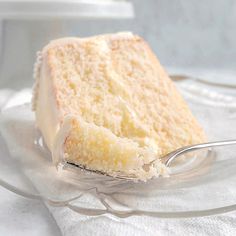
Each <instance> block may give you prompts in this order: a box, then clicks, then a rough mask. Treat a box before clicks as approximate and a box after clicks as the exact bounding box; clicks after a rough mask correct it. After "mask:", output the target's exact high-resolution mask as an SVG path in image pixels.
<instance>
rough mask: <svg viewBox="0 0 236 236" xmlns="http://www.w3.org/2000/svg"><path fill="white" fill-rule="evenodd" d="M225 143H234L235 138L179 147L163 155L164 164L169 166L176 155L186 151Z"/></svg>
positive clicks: (225, 144)
mask: <svg viewBox="0 0 236 236" xmlns="http://www.w3.org/2000/svg"><path fill="white" fill-rule="evenodd" d="M227 145H236V140H235V139H233V140H224V141H216V142H209V143H200V144H195V145H190V146H185V147H182V148H179V149H177V150H175V151H173V152H171V153H169V154H168V155H167V156H166V157H165V164H166V166H169V165H170V163H171V162H172V161H173V160H174V159H176V157H178V156H179V155H182V154H184V153H188V152H191V151H195V150H199V149H205V148H210V147H216V146H227Z"/></svg>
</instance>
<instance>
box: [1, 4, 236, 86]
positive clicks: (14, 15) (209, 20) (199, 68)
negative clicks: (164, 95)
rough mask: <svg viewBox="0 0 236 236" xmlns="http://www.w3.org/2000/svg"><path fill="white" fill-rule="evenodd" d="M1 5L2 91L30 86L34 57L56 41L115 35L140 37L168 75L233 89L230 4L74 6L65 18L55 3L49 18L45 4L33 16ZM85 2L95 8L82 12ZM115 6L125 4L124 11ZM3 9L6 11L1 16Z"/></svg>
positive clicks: (235, 12)
mask: <svg viewBox="0 0 236 236" xmlns="http://www.w3.org/2000/svg"><path fill="white" fill-rule="evenodd" d="M1 2H3V3H4V1H2V0H0V40H1V41H0V43H1V47H0V53H1V54H0V55H1V57H0V67H1V68H0V86H1V87H12V88H20V87H22V86H31V85H32V84H33V80H32V68H33V63H34V61H35V54H36V52H37V51H38V50H40V49H41V48H42V47H43V46H44V45H45V44H47V43H48V42H49V41H50V40H52V39H54V38H58V37H65V36H80V37H83V36H89V35H94V34H102V33H110V32H117V31H133V32H134V33H136V34H139V35H141V36H142V37H143V38H144V39H145V40H147V41H148V42H149V43H150V45H151V47H152V49H153V50H154V51H155V53H156V54H157V56H158V58H159V59H160V61H161V63H162V64H163V65H164V66H166V67H167V70H168V71H169V72H170V73H182V74H183V73H186V74H189V73H190V74H194V75H196V76H203V77H204V76H205V74H207V76H206V77H209V79H213V80H215V79H216V78H217V79H218V80H220V79H221V80H224V81H229V82H230V83H236V79H235V77H234V74H236V27H235V26H236V1H234V0H224V1H222V0H214V1H212V0H205V1H195V0H145V1H144V0H129V1H119V0H113V1H112V0H110V1H109V0H97V1H95V0H93V1H79V0H77V1H74V2H78V3H80V5H78V9H76V8H74V9H72V10H70V8H73V6H70V7H68V9H69V10H68V9H67V8H66V7H67V6H66V5H65V6H66V7H65V9H66V11H67V12H66V14H64V13H63V9H61V8H63V7H62V6H61V5H58V3H57V1H56V0H54V1H48V2H50V4H51V2H54V3H53V4H54V6H58V7H57V8H55V9H53V11H54V12H53V13H50V11H49V12H47V7H49V6H50V5H49V4H48V5H45V6H44V8H40V7H41V5H38V4H40V3H37V4H36V5H33V6H30V9H32V11H31V15H29V14H28V13H29V12H28V13H27V11H26V9H27V7H25V6H26V5H25V6H24V7H21V6H22V5H17V7H18V8H17V7H15V8H13V7H11V8H9V7H8V8H6V3H5V5H2V6H4V7H5V8H4V7H2V10H1ZM10 2H11V1H10ZM18 2H19V4H20V2H21V1H20V0H18ZM29 2H34V1H33V0H31V1H29ZM43 2H44V3H45V2H47V1H45V0H44V1H43ZM61 2H63V1H61ZM64 2H65V3H66V2H67V1H64ZM69 2H71V1H68V4H69ZM85 2H92V3H93V4H95V5H94V6H93V7H94V8H91V9H90V10H89V11H86V7H85V8H83V6H82V5H83V3H85ZM101 2H102V3H104V2H105V3H108V4H110V3H111V2H112V3H115V4H117V5H116V6H114V7H113V8H106V7H104V5H99V3H101ZM96 4H98V5H97V6H96ZM119 4H123V5H122V7H120V6H119ZM124 4H128V5H124ZM37 6H39V8H38V7H37ZM60 7H61V8H60ZM4 9H5V11H6V10H7V11H8V12H7V13H6V12H5V14H4ZM94 9H96V10H94ZM24 10H25V12H26V13H25V15H24ZM87 10H88V9H87ZM18 11H21V12H20V13H19V12H18ZM29 11H30V10H29ZM40 11H41V12H40ZM70 11H71V12H70ZM45 12H46V14H44V13H45ZM55 12H56V13H57V14H55ZM1 13H2V17H1ZM27 14H28V15H27ZM40 14H41V15H40ZM50 14H51V15H50ZM70 14H71V15H70ZM204 71H208V73H204ZM209 71H210V73H209ZM210 74H213V76H209V75H210ZM225 75H227V76H225ZM222 77H224V78H222Z"/></svg>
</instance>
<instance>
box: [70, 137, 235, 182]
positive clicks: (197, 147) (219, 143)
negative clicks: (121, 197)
mask: <svg viewBox="0 0 236 236" xmlns="http://www.w3.org/2000/svg"><path fill="white" fill-rule="evenodd" d="M234 144H235V145H236V140H224V141H216V142H208V143H200V144H195V145H189V146H185V147H182V148H179V149H176V150H175V151H173V152H170V153H168V154H167V155H166V156H164V157H162V158H161V159H162V162H163V163H164V164H165V165H166V166H167V167H169V166H170V165H171V163H172V162H173V161H174V160H175V159H177V158H178V157H179V156H181V155H183V154H186V153H189V152H193V151H197V150H202V149H207V148H212V147H217V146H227V145H234ZM154 162H155V160H154V161H152V162H151V163H150V164H153V163H154ZM68 164H69V165H73V166H76V167H79V168H80V169H82V170H86V171H89V172H93V173H97V174H102V175H106V176H110V175H109V174H108V173H105V172H102V171H98V170H92V169H89V168H87V167H85V166H82V165H78V164H74V163H70V162H68ZM114 178H117V179H124V180H138V179H137V177H135V176H134V175H126V174H124V173H121V172H119V173H118V172H117V173H116V177H114Z"/></svg>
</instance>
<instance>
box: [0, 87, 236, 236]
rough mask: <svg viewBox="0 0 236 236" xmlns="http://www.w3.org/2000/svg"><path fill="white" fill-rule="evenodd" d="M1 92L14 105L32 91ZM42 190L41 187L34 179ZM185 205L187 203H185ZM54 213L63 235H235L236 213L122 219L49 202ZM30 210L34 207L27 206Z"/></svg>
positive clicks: (25, 98)
mask: <svg viewBox="0 0 236 236" xmlns="http://www.w3.org/2000/svg"><path fill="white" fill-rule="evenodd" d="M13 95H14V93H13V91H9V90H2V91H0V102H1V103H2V105H3V104H6V101H8V103H7V106H8V107H11V106H14V105H17V104H19V103H22V102H24V101H28V100H29V97H30V90H24V91H21V92H20V93H17V94H15V95H14V96H13ZM31 181H33V184H35V187H36V188H37V189H38V190H39V191H40V188H41V186H40V185H37V182H34V180H32V179H31ZM182 205H183V206H184V202H183V203H182ZM46 206H47V207H48V209H49V211H50V212H51V214H52V215H53V217H54V219H55V221H56V222H57V224H58V227H59V228H60V230H61V233H62V235H65V236H78V235H83V236H90V235H94V236H96V235H102V236H108V235H109V236H110V235H114V236H116V235H117V236H121V235H122V236H123V235H135V236H139V235H140V236H141V235H215V236H217V235H227V236H230V235H232V236H233V235H235V233H236V212H233V213H228V214H222V215H218V216H210V217H202V218H191V219H159V218H153V217H148V216H133V217H129V218H125V219H120V218H117V217H114V216H111V215H103V216H97V217H90V216H84V215H80V214H78V213H75V212H73V211H71V210H70V209H68V208H61V207H52V206H51V205H48V204H46ZM28 210H31V209H28Z"/></svg>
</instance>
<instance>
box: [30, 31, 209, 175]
mask: <svg viewBox="0 0 236 236" xmlns="http://www.w3.org/2000/svg"><path fill="white" fill-rule="evenodd" d="M40 57H41V63H40V64H39V65H38V67H39V68H38V73H37V76H36V77H37V78H36V85H37V86H36V89H35V96H34V100H35V101H34V103H35V111H36V121H37V125H38V127H39V129H40V130H41V132H42V134H43V136H44V139H45V141H46V143H47V145H48V147H49V148H50V149H51V151H52V152H53V148H54V147H55V145H54V144H55V142H56V139H57V137H58V135H59V133H60V129H62V128H63V126H64V123H65V120H67V122H69V123H70V128H69V130H68V131H67V133H66V135H65V137H64V141H63V143H62V150H63V153H64V157H65V158H66V159H67V160H68V161H70V162H73V163H75V164H80V165H84V166H86V167H88V168H91V169H95V170H101V171H104V172H107V173H109V174H111V175H112V174H114V175H115V173H116V172H122V173H128V174H135V175H136V176H137V177H138V178H140V179H147V178H151V177H152V176H157V175H159V174H163V173H165V166H164V165H163V164H162V163H161V161H159V159H161V158H162V157H163V156H165V155H166V154H167V153H169V152H171V151H173V150H175V149H177V148H179V147H182V146H186V145H191V144H196V143H200V142H203V141H204V140H205V139H206V138H205V134H204V132H203V130H202V128H201V127H200V125H199V124H198V122H197V121H196V119H195V118H194V116H193V115H192V113H191V111H190V110H189V108H188V106H187V104H186V103H185V101H184V100H183V98H182V97H181V95H180V94H179V92H178V91H177V89H176V87H175V85H174V83H173V82H172V81H171V80H170V78H169V77H168V75H167V73H166V72H165V70H164V69H163V67H162V66H161V65H160V63H159V61H158V59H157V58H156V56H155V55H154V54H153V52H152V51H151V49H150V48H149V46H148V45H147V43H146V42H145V41H144V40H143V39H142V38H140V37H139V36H136V35H133V34H131V33H120V34H108V35H101V36H94V37H90V38H65V39H59V40H55V41H53V42H51V43H50V44H49V45H47V46H46V47H45V48H44V49H43V51H42V53H41V55H40ZM46 106H47V108H45V107H46ZM44 108H45V109H44ZM68 117H70V118H69V119H68ZM45 119H46V120H47V122H46V120H45ZM49 126H50V128H49ZM49 131H50V132H49ZM55 158H57V157H55ZM155 159H156V160H157V161H156V163H157V164H156V165H153V166H151V167H150V166H149V167H148V168H147V169H145V168H143V166H145V164H148V163H149V162H150V161H152V160H155Z"/></svg>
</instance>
